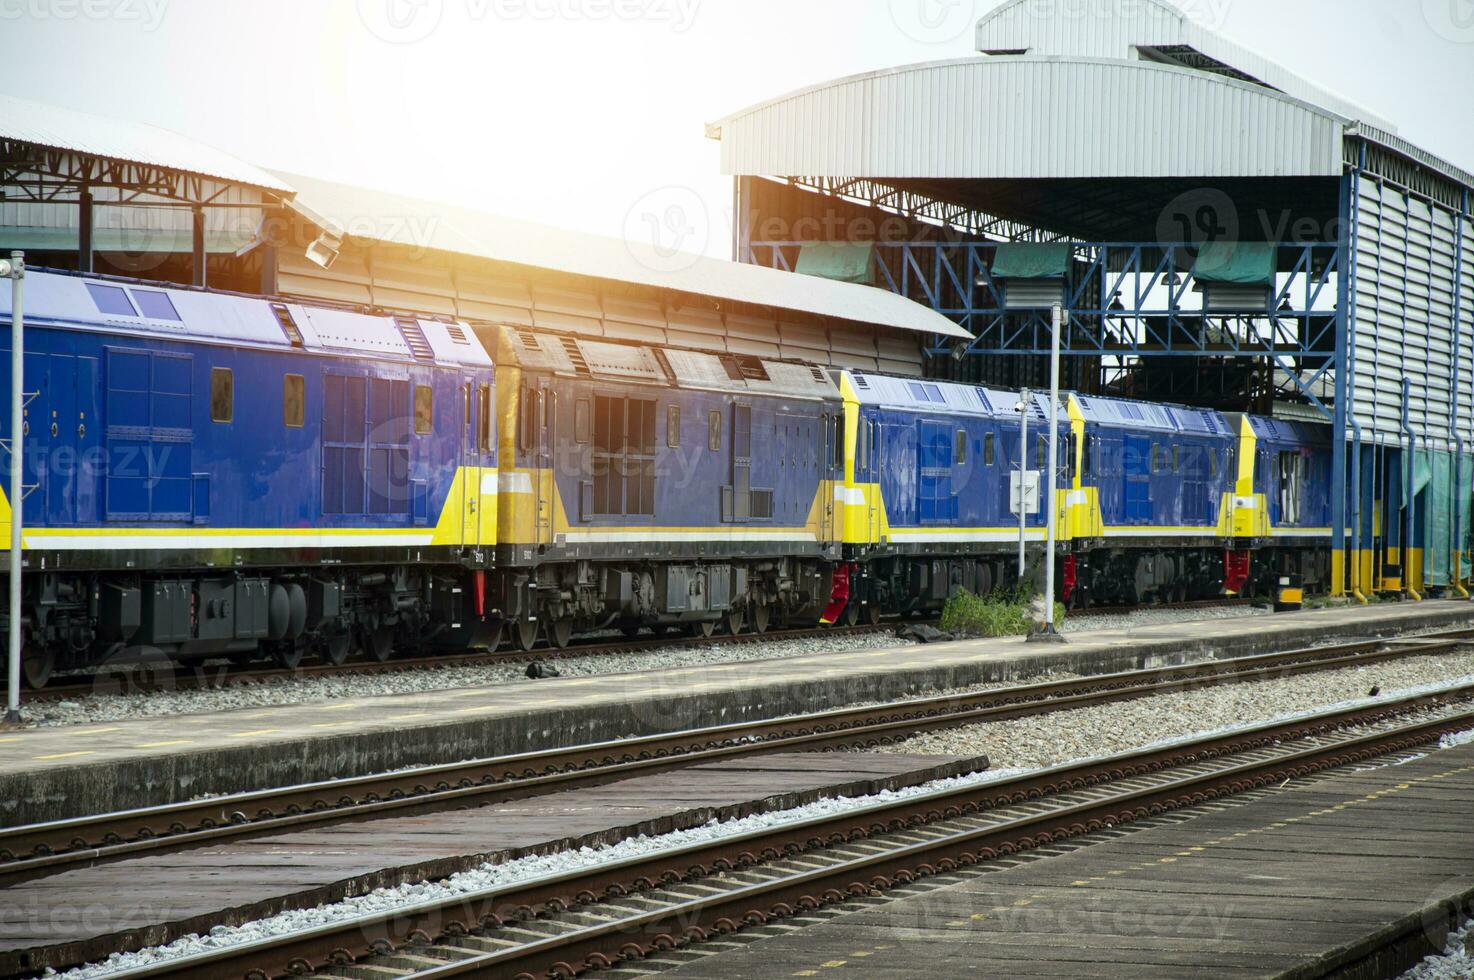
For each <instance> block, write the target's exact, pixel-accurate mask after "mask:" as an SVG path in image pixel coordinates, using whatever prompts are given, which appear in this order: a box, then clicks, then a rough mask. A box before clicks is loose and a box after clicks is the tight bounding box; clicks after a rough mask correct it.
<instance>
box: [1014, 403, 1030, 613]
mask: <svg viewBox="0 0 1474 980" xmlns="http://www.w3.org/2000/svg"><path fill="white" fill-rule="evenodd" d="M1030 397H1031V396H1030V395H1029V389H1027V388H1025V389H1024V390H1023V391H1022V392H1020V393H1019V400H1018V404H1017V405H1015V406H1014V407H1015V408H1017V409H1018V413H1019V425H1018V580H1019V582H1020V583H1021V584H1022V582H1023V580H1024V535H1025V533H1026V530H1027V529H1026V525H1025V521H1026V519H1027V517H1028V513H1029V508H1028V506H1027V503H1028V491H1029V398H1030Z"/></svg>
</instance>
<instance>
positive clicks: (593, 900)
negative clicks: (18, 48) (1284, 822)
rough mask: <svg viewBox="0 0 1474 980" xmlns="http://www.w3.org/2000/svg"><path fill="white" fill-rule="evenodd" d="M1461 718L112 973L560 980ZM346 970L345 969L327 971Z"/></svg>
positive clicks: (1049, 773)
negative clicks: (544, 979) (553, 979)
mask: <svg viewBox="0 0 1474 980" xmlns="http://www.w3.org/2000/svg"><path fill="white" fill-rule="evenodd" d="M1471 727H1474V684H1469V685H1462V686H1457V687H1451V688H1448V689H1445V690H1441V691H1435V692H1427V693H1421V694H1416V695H1408V696H1405V697H1400V698H1396V699H1388V700H1386V701H1383V702H1379V703H1376V704H1372V705H1360V706H1356V707H1350V708H1345V707H1343V708H1338V709H1334V710H1330V711H1324V712H1320V713H1317V714H1313V715H1307V716H1301V717H1297V718H1295V719H1292V720H1286V721H1276V722H1271V723H1267V724H1262V725H1257V726H1253V727H1251V728H1246V729H1240V730H1237V731H1233V732H1226V733H1218V734H1210V735H1206V736H1203V737H1199V738H1195V739H1191V740H1183V741H1181V742H1176V743H1172V744H1167V745H1162V746H1155V747H1149V748H1145V749H1141V750H1137V751H1134V752H1129V753H1124V754H1120V755H1115V756H1109V757H1105V758H1100V759H1092V760H1088V761H1084V762H1079V763H1072V764H1066V765H1063V766H1058V767H1054V768H1050V769H1045V770H1038V771H1035V772H1031V773H1027V774H1024V775H1020V776H1015V777H1009V778H1003V779H997V780H993V781H986V782H979V781H968V782H965V783H963V784H961V785H953V786H950V787H947V788H943V789H938V790H932V791H929V792H924V793H920V794H916V795H911V796H907V797H905V798H902V799H897V800H892V801H886V802H878V803H871V804H869V805H864V806H860V807H856V808H853V809H848V810H843V811H840V812H836V813H831V814H828V815H824V816H820V817H814V818H810V819H807V820H802V821H797V822H789V823H778V824H772V825H769V826H767V827H764V828H762V829H759V830H754V831H749V832H747V833H743V834H740V835H734V836H730V837H726V838H722V839H716V840H707V841H703V842H700V843H696V844H689V845H685V846H681V847H674V848H669V849H665V850H658V851H653V852H649V853H646V854H643V855H640V856H638V857H634V858H630V859H626V860H623V861H619V862H612V863H608V864H602V865H595V866H592V867H587V868H583V869H579V870H575V871H570V872H566V873H563V874H558V875H552V876H546V877H541V878H535V879H528V880H524V881H520V882H514V883H510V884H504V885H501V886H498V887H495V888H489V889H485V890H481V891H476V892H468V893H462V894H457V895H455V896H453V897H450V898H446V899H436V900H431V901H425V902H421V903H419V904H416V905H411V906H407V907H403V908H399V909H395V910H392V911H389V912H384V913H379V914H373V915H366V916H358V917H354V918H350V919H343V920H339V921H334V922H331V923H328V924H325V925H321V926H318V927H316V928H313V929H309V930H305V931H301V932H294V933H289V934H285V935H280V936H273V937H271V938H269V939H264V940H258V941H255V942H250V943H243V944H240V945H235V946H227V947H223V948H219V949H214V950H210V951H208V952H203V953H198V954H193V955H189V956H184V957H179V958H177V959H171V960H165V961H161V962H155V963H152V964H149V965H148V966H145V967H141V968H138V969H133V970H128V971H126V972H121V973H118V974H115V976H116V977H117V978H119V980H124V978H127V980H142V978H145V977H147V978H157V977H230V976H250V977H271V976H278V975H283V974H287V973H290V974H293V975H296V976H299V977H311V976H318V975H319V974H315V973H314V972H313V971H315V970H317V969H329V968H330V967H333V968H335V969H330V971H329V972H330V973H331V974H332V975H334V976H338V977H341V976H345V975H354V976H357V975H363V976H367V975H385V976H388V975H398V976H414V977H420V978H426V980H428V978H431V977H434V978H443V977H450V976H461V975H473V974H474V975H475V976H478V977H518V978H531V977H540V976H546V975H550V976H574V975H577V974H579V973H582V972H584V971H586V970H598V969H603V968H607V967H610V966H614V965H617V964H621V963H631V964H633V963H634V962H636V961H638V960H639V959H640V958H642V957H645V956H647V955H649V954H650V953H652V952H658V951H661V950H668V949H671V948H674V947H678V946H684V945H688V944H691V943H696V942H701V941H703V940H706V939H708V938H711V937H713V936H717V935H722V934H727V933H731V932H736V931H738V930H740V929H743V928H745V927H750V926H758V925H763V924H766V923H768V922H770V921H775V920H782V919H785V918H790V917H795V916H803V915H805V914H808V913H811V912H813V911H816V910H819V909H821V908H823V907H825V906H829V905H840V904H843V903H845V902H847V901H850V900H852V899H854V898H857V897H861V896H869V895H874V894H879V893H881V892H884V891H885V890H887V889H889V888H892V887H894V886H897V885H906V884H909V883H912V882H915V881H917V880H919V879H922V878H927V877H931V876H935V875H946V874H948V873H949V872H953V871H956V870H959V869H962V868H966V867H969V866H972V865H975V864H978V863H979V862H985V861H989V860H993V859H996V858H999V857H1005V856H1008V855H1010V854H1015V853H1018V852H1020V851H1027V850H1030V849H1033V848H1037V847H1041V846H1044V845H1049V844H1052V843H1056V842H1060V841H1065V840H1068V839H1071V838H1083V837H1086V836H1087V835H1090V834H1092V833H1097V832H1099V831H1101V830H1103V829H1106V828H1109V827H1113V826H1117V825H1122V824H1129V823H1132V822H1134V821H1137V820H1142V819H1147V818H1151V817H1154V816H1158V815H1160V814H1164V813H1168V812H1170V811H1173V810H1178V809H1182V808H1187V807H1193V806H1198V805H1202V804H1206V803H1209V802H1212V801H1214V800H1218V799H1222V798H1224V797H1229V796H1234V795H1238V794H1242V793H1245V792H1249V791H1255V790H1263V789H1265V788H1268V787H1274V786H1277V785H1280V784H1283V783H1285V782H1288V781H1289V780H1292V779H1295V778H1299V777H1306V776H1309V775H1311V774H1313V773H1316V772H1319V771H1322V770H1326V769H1330V768H1335V767H1339V766H1344V765H1347V764H1352V763H1357V762H1363V761H1366V760H1369V759H1374V758H1376V757H1378V756H1384V755H1387V754H1390V753H1397V752H1406V751H1411V750H1414V749H1416V748H1418V747H1420V746H1424V745H1427V744H1428V743H1429V742H1431V741H1434V740H1436V739H1437V738H1439V737H1440V736H1441V735H1443V734H1447V733H1450V732H1455V731H1461V730H1466V729H1469V728H1471ZM345 970H346V971H348V972H344V971H345Z"/></svg>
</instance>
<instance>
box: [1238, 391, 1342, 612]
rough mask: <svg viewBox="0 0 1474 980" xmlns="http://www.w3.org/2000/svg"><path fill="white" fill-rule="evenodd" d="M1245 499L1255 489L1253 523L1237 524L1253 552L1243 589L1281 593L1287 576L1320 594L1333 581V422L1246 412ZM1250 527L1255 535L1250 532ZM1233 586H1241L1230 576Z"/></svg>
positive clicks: (1241, 475) (1243, 430)
mask: <svg viewBox="0 0 1474 980" xmlns="http://www.w3.org/2000/svg"><path fill="white" fill-rule="evenodd" d="M1238 421H1239V426H1240V430H1241V434H1240V440H1239V441H1240V450H1239V454H1240V458H1241V459H1242V460H1245V461H1248V460H1252V461H1253V466H1252V473H1251V474H1250V473H1245V471H1244V470H1245V468H1244V467H1242V466H1241V468H1240V471H1239V482H1240V497H1241V498H1242V497H1243V496H1244V494H1243V491H1245V490H1248V491H1250V493H1249V500H1248V501H1247V503H1248V504H1249V505H1251V506H1252V511H1251V513H1252V527H1251V528H1247V529H1246V528H1243V527H1242V526H1240V527H1238V528H1235V531H1236V542H1237V545H1238V547H1239V548H1244V547H1248V548H1250V549H1251V550H1252V552H1253V561H1252V563H1251V565H1250V573H1249V575H1248V577H1247V578H1246V579H1245V580H1244V582H1243V585H1242V589H1243V590H1244V591H1245V592H1247V593H1249V594H1251V595H1270V594H1273V593H1274V592H1275V590H1276V588H1277V586H1278V585H1279V582H1280V579H1282V578H1284V579H1290V580H1291V581H1292V582H1293V583H1294V586H1295V587H1296V588H1303V589H1308V590H1310V591H1315V592H1319V591H1322V590H1323V589H1325V588H1326V587H1327V586H1328V585H1329V584H1330V551H1331V428H1330V426H1328V425H1320V424H1316V423H1312V422H1301V421H1298V420H1291V419H1275V418H1265V417H1263V416H1257V415H1245V416H1242V417H1240V418H1239V420H1238ZM1244 531H1247V532H1248V533H1242V532H1244ZM1229 587H1230V588H1231V589H1235V588H1238V586H1237V585H1236V583H1235V581H1233V580H1230V582H1229Z"/></svg>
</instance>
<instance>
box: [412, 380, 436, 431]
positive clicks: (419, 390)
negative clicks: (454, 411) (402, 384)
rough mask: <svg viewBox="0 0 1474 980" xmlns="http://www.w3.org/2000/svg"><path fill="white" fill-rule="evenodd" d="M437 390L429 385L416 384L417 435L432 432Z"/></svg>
mask: <svg viewBox="0 0 1474 980" xmlns="http://www.w3.org/2000/svg"><path fill="white" fill-rule="evenodd" d="M434 405H435V392H434V390H433V389H432V388H431V387H430V386H429V385H415V435H417V436H423V435H427V434H428V433H429V432H430V428H431V425H432V420H433V419H434V417H435V412H434Z"/></svg>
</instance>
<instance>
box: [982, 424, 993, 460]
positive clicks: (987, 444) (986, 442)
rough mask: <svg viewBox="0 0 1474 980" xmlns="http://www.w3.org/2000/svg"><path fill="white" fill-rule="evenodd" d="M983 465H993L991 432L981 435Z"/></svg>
mask: <svg viewBox="0 0 1474 980" xmlns="http://www.w3.org/2000/svg"><path fill="white" fill-rule="evenodd" d="M983 465H984V466H992V465H993V433H991V432H989V433H987V434H986V435H984V436H983Z"/></svg>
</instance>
